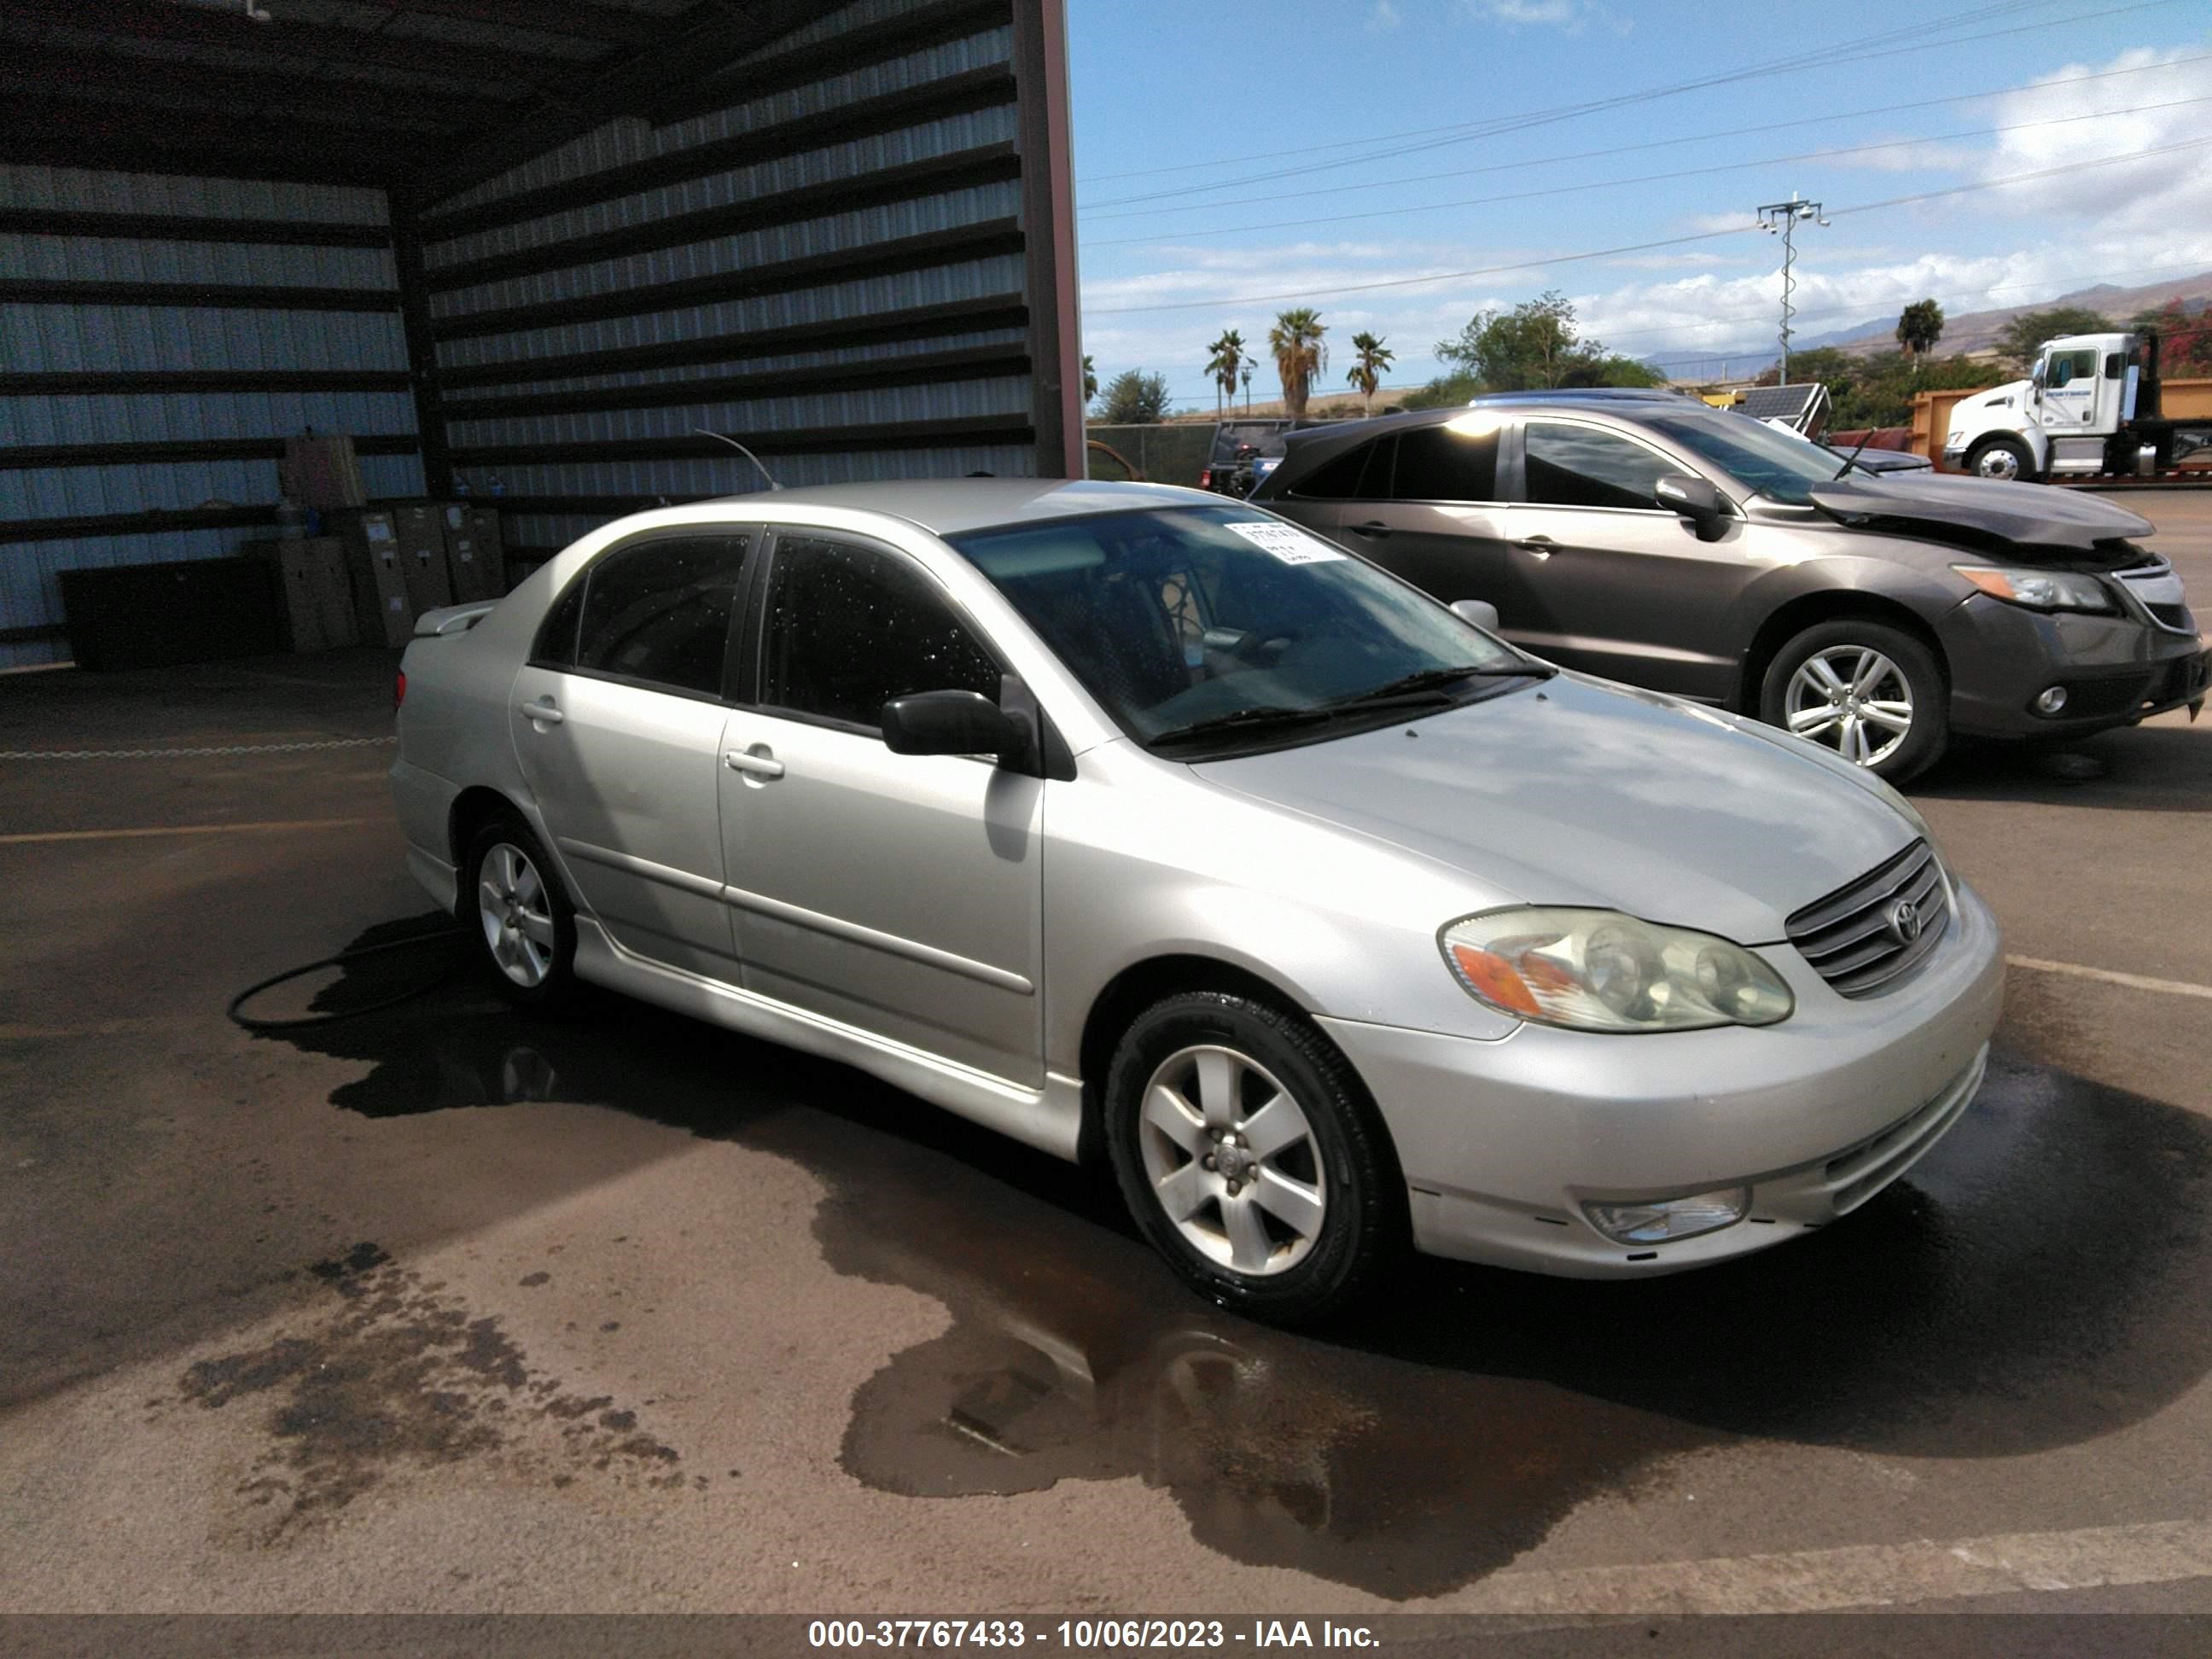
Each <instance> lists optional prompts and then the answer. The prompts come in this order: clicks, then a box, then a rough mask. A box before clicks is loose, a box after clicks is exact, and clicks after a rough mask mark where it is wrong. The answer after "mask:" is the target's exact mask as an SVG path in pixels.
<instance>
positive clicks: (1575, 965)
mask: <svg viewBox="0 0 2212 1659" xmlns="http://www.w3.org/2000/svg"><path fill="white" fill-rule="evenodd" d="M1437 943H1438V944H1439V945H1442V946H1443V953H1444V960H1445V961H1446V962H1448V963H1450V964H1451V969H1452V972H1453V973H1454V974H1455V975H1458V977H1459V981H1460V983H1461V984H1462V986H1464V987H1466V988H1467V989H1468V992H1469V993H1470V994H1473V995H1474V997H1475V998H1476V1000H1479V1001H1481V1002H1486V1003H1488V1004H1489V1005H1490V1006H1492V1007H1493V1008H1495V1009H1497V1010H1498V1012H1501V1013H1507V1014H1511V1015H1513V1016H1515V1017H1516V1018H1521V1019H1530V1020H1534V1021H1536V1022H1537V1023H1538V1024H1543V1025H1563V1026H1565V1027H1566V1028H1568V1029H1569V1030H1577V1031H1691V1030H1698V1029H1699V1027H1701V1026H1708V1025H1771V1024H1774V1022H1775V1021H1777V1020H1778V1019H1787V1018H1789V1017H1790V1012H1791V1010H1792V1009H1794V1008H1795V1007H1796V1000H1795V999H1794V998H1793V997H1791V995H1790V987H1788V986H1787V985H1785V984H1784V983H1783V981H1782V976H1781V975H1779V974H1778V973H1776V972H1775V971H1774V969H1771V968H1770V967H1768V966H1767V965H1766V963H1765V962H1763V961H1762V960H1760V959H1759V957H1757V956H1755V955H1753V953H1752V952H1751V951H1747V950H1745V949H1744V948H1743V947H1742V946H1741V945H1734V944H1731V943H1730V942H1729V941H1728V940H1727V939H1717V938H1715V937H1714V936H1713V935H1712V934H1711V933H1691V932H1689V931H1688V930H1687V929H1686V928H1681V927H1660V926H1658V925H1657V924H1656V923H1654V922H1649V921H1638V920H1637V919H1636V918H1635V917H1634V916H1627V915H1621V914H1620V912H1619V911H1618V910H1582V909H1569V908H1565V907H1559V908H1528V909H1517V910H1490V911H1486V912H1485V913H1484V914H1482V915H1476V916H1468V917H1465V918H1463V919H1462V920H1461V921H1455V922H1453V923H1451V924H1450V925H1449V926H1448V927H1444V928H1443V930H1442V931H1440V932H1439V933H1437Z"/></svg>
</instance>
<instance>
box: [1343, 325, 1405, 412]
mask: <svg viewBox="0 0 2212 1659" xmlns="http://www.w3.org/2000/svg"><path fill="white" fill-rule="evenodd" d="M1352 349H1353V350H1354V351H1356V352H1358V354H1359V356H1358V357H1357V358H1355V359H1354V360H1353V362H1352V368H1351V370H1350V372H1349V373H1347V374H1346V375H1345V377H1344V378H1345V379H1346V380H1347V381H1349V382H1350V383H1351V384H1352V385H1353V386H1358V388H1359V412H1360V414H1361V416H1368V415H1371V414H1373V413H1374V411H1375V388H1376V386H1379V385H1381V384H1382V381H1383V370H1384V369H1386V368H1389V367H1390V365H1391V363H1392V362H1394V361H1395V359H1396V357H1397V353H1395V352H1394V351H1392V350H1391V349H1390V348H1389V347H1388V346H1386V345H1384V344H1383V337H1382V336H1381V335H1379V334H1355V335H1353V336H1352Z"/></svg>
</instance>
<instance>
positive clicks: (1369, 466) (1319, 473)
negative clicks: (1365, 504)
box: [1290, 438, 1390, 501]
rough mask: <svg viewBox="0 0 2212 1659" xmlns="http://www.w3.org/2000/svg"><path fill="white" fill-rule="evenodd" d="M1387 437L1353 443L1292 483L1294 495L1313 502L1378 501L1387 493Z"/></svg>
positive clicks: (1388, 450) (1388, 474) (1388, 465)
mask: <svg viewBox="0 0 2212 1659" xmlns="http://www.w3.org/2000/svg"><path fill="white" fill-rule="evenodd" d="M1389 486H1390V440H1389V439H1388V438H1377V439H1376V440H1375V441H1373V442H1372V443H1364V444H1354V445H1353V446H1352V448H1351V449H1350V450H1348V451H1346V453H1344V454H1341V455H1340V456H1338V457H1337V458H1336V459H1334V460H1333V461H1329V462H1327V463H1325V464H1323V465H1321V466H1318V467H1316V468H1315V469H1314V471H1313V475H1312V476H1311V477H1309V478H1307V479H1306V480H1305V481H1304V483H1295V484H1292V485H1291V489H1290V493H1291V495H1308V496H1311V497H1313V498H1314V499H1315V500H1316V501H1378V500H1381V499H1383V497H1385V496H1387V495H1389V493H1390V488H1389Z"/></svg>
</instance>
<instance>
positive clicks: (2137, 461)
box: [1943, 330, 2212, 480]
mask: <svg viewBox="0 0 2212 1659" xmlns="http://www.w3.org/2000/svg"><path fill="white" fill-rule="evenodd" d="M2158 344H2159V342H2158V336H2157V335H2156V334H2155V333H2154V332H2151V331H2148V330H2146V331H2143V332H2142V333H2138V334H2069V335H2066V336H2064V337H2063V338H2060V339H2056V340H2047V341H2045V343H2044V345H2043V349H2042V351H2041V352H2040V353H2039V355H2038V356H2037V357H2036V360H2035V369H2034V372H2033V374H2030V375H2029V376H2028V378H2027V379H2026V380H2015V381H2013V382H2012V383H2011V384H2009V385H2008V386H1998V387H1996V389H1994V390H1993V391H1989V392H1976V393H1975V394H1974V395H1973V396H1972V397H1971V398H1961V399H1960V401H1959V402H1958V403H1956V404H1954V405H1952V409H1951V428H1950V431H1949V433H1948V435H1946V436H1945V438H1944V440H1943V464H1944V465H1946V466H1949V467H1953V468H1954V469H1957V470H1959V471H1966V472H1974V473H1978V474H1980V475H1981V476H1982V477H1984V478H2020V479H2027V480H2034V479H2038V478H2066V477H2097V476H2099V475H2100V474H2101V475H2106V476H2114V475H2117V476H2124V477H2155V476H2156V475H2158V474H2160V473H2161V472H2167V471H2172V469H2173V468H2174V467H2175V466H2177V465H2181V464H2183V463H2185V462H2187V461H2190V460H2191V459H2196V460H2199V461H2204V460H2212V419H2203V420H2185V421H2172V420H2167V419H2166V418H2165V417H2164V416H2163V415H2162V414H2161V413H2160V399H2159V374H2158Z"/></svg>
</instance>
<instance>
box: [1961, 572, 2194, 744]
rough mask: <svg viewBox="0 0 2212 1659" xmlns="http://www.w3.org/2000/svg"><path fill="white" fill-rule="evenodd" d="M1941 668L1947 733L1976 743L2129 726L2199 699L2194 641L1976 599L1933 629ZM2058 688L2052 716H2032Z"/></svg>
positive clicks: (2139, 625)
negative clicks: (2061, 699) (2050, 689)
mask: <svg viewBox="0 0 2212 1659" xmlns="http://www.w3.org/2000/svg"><path fill="white" fill-rule="evenodd" d="M1937 634H1938V636H1939V638H1940V639H1941V641H1942V646H1943V654H1944V657H1945V659H1947V660H1948V663H1949V664H1950V668H1951V726H1952V729H1953V730H1954V731H1955V732H1966V733H1969V734H1971V735H1973V736H1978V737H1992V738H2027V737H2047V736H2057V735H2062V734H2070V735H2076V736H2078V735H2081V734H2082V733H2085V732H2101V731H2106V730H2107V729H2109V728H2111V727H2112V726H2132V725H2134V724H2135V723H2136V721H2138V720H2147V719H2148V718H2149V717H2150V716H2151V715H2153V714H2162V713H2164V712H2165V711H2166V709H2169V708H2182V707H2185V705H2187V704H2189V703H2191V702H2196V701H2197V700H2198V699H2199V698H2202V697H2203V696H2204V695H2205V690H2206V683H2207V676H2208V673H2212V658H2208V655H2207V653H2206V651H2205V647H2204V641H2203V640H2201V639H2198V638H2196V637H2194V636H2192V635H2187V634H2177V633H2174V632H2172V630H2170V629H2162V628H2154V627H2153V626H2151V625H2150V624H2149V623H2145V622H2142V621H2139V620H2137V619H2136V618H2135V617H2128V616H2118V617H2093V616H2087V615H2083V614H2081V613H2080V612H2076V611H2055V612H2050V613H2045V612H2042V611H2030V610H2027V609H2026V608H2025V607H2023V606H2021V605H2007V604H2006V603H2005V602H2004V601H2003V600H2002V599H1991V598H1990V597H1988V596H1987V595H1984V594H1977V595H1976V596H1974V597H1973V598H1972V599H1968V600H1966V602H1965V603H1964V604H1962V605H1959V606H1958V607H1957V608H1956V609H1955V610H1954V611H1951V612H1950V613H1949V615H1948V616H1946V617H1944V618H1943V620H1942V623H1941V625H1940V626H1939V628H1938V629H1937ZM2051 685H2063V686H2065V687H2066V688H2067V693H2068V696H2067V707H2066V709H2065V710H2064V712H2063V713H2062V714H2059V715H2058V716H2057V717H2056V718H2055V719H2054V718H2048V717H2045V716H2044V715H2041V714H2036V713H2035V712H2034V709H2033V706H2032V705H2033V702H2034V701H2035V698H2036V696H2037V694H2038V693H2039V692H2040V691H2042V690H2044V689H2045V687H2046V686H2051Z"/></svg>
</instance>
